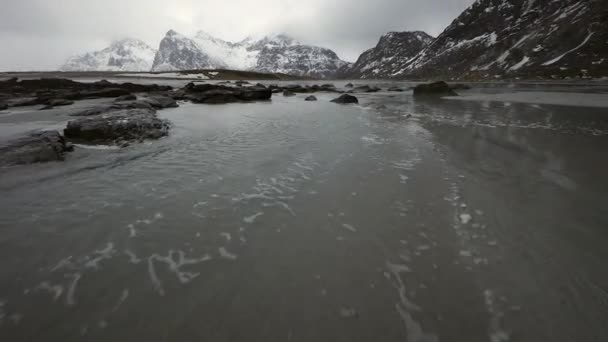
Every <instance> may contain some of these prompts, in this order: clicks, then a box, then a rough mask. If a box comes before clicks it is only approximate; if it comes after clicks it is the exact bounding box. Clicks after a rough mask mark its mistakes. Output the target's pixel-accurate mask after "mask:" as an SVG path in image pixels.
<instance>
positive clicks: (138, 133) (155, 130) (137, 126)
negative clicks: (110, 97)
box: [64, 108, 170, 144]
mask: <svg viewBox="0 0 608 342" xmlns="http://www.w3.org/2000/svg"><path fill="white" fill-rule="evenodd" d="M169 127H170V124H169V122H168V121H166V120H162V119H160V118H158V117H157V115H156V110H154V109H150V108H134V109H113V110H110V111H108V112H105V113H103V114H99V115H93V116H89V117H85V118H80V119H77V120H73V121H70V122H68V125H67V127H66V128H65V130H64V135H65V137H66V138H67V139H69V140H70V141H74V142H83V143H95V144H107V143H121V142H124V141H142V140H144V139H158V138H161V137H163V136H166V135H167V134H168V133H169Z"/></svg>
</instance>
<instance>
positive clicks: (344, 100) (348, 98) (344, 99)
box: [331, 94, 359, 104]
mask: <svg viewBox="0 0 608 342" xmlns="http://www.w3.org/2000/svg"><path fill="white" fill-rule="evenodd" d="M331 102H334V103H340V104H348V103H359V99H357V98H356V97H355V96H352V95H348V94H343V95H341V96H340V97H338V98H337V99H333V100H331Z"/></svg>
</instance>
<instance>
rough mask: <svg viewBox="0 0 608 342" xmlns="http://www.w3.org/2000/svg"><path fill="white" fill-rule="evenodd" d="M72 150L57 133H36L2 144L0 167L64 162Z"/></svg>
mask: <svg viewBox="0 0 608 342" xmlns="http://www.w3.org/2000/svg"><path fill="white" fill-rule="evenodd" d="M72 149H73V147H72V146H71V145H70V144H66V141H65V139H64V138H63V137H62V136H61V134H59V132H57V131H42V132H35V133H31V134H29V135H28V136H26V137H23V138H19V139H15V140H11V141H8V142H6V143H4V144H0V166H10V165H20V164H31V163H39V162H49V161H57V160H63V159H64V155H65V153H66V152H70V151H71V150H72Z"/></svg>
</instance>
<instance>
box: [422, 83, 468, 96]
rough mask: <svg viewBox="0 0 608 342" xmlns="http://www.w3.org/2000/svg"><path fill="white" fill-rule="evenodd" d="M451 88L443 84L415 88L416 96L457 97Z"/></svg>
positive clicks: (430, 84)
mask: <svg viewBox="0 0 608 342" xmlns="http://www.w3.org/2000/svg"><path fill="white" fill-rule="evenodd" d="M457 95H458V94H456V93H455V92H454V91H453V90H452V89H451V88H450V86H449V85H448V84H447V83H445V82H443V81H439V82H435V83H429V84H421V85H418V86H417V87H416V88H414V96H457Z"/></svg>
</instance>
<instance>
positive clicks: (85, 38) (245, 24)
mask: <svg viewBox="0 0 608 342" xmlns="http://www.w3.org/2000/svg"><path fill="white" fill-rule="evenodd" d="M473 2H474V0H304V1H302V0H101V1H100V0H0V43H1V46H2V52H1V53H0V71H12V70H21V71H24V70H56V69H57V68H59V66H60V65H61V64H63V62H64V61H65V60H66V59H67V58H68V57H69V56H72V55H75V54H80V53H83V52H89V51H94V50H99V49H102V48H104V47H106V46H107V45H109V44H110V42H112V41H113V40H117V39H122V38H127V37H130V38H139V39H141V40H143V41H145V42H146V43H148V44H149V45H150V46H152V47H154V48H157V47H158V44H159V42H160V40H161V39H162V38H163V36H164V35H165V33H166V32H167V31H168V30H170V29H173V30H176V31H178V32H180V33H183V34H185V35H193V34H194V33H195V32H197V31H199V30H204V31H206V32H208V33H210V34H212V35H214V36H216V37H218V38H222V39H225V40H228V41H239V40H242V39H243V38H245V37H247V36H250V35H253V36H261V35H265V34H273V33H286V34H288V35H290V36H293V37H294V38H296V39H298V40H300V41H301V42H303V43H306V44H313V45H318V46H323V47H327V48H330V49H332V50H334V51H335V52H336V53H338V55H339V56H340V57H341V58H342V59H344V60H347V61H351V62H352V61H355V60H356V59H357V57H358V56H359V55H360V54H361V53H362V52H363V51H365V50H367V49H369V48H371V47H373V46H375V45H376V43H377V42H378V39H379V37H380V36H381V35H382V34H384V33H386V32H389V31H413V30H420V31H425V32H427V33H429V34H431V35H433V36H437V35H438V34H440V33H441V32H442V31H443V29H444V28H445V27H446V26H448V25H449V24H450V23H451V22H452V20H454V19H455V18H456V17H457V16H458V15H459V14H460V13H461V12H462V11H463V10H464V9H466V8H467V7H468V6H470V5H471V4H472V3H473Z"/></svg>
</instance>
